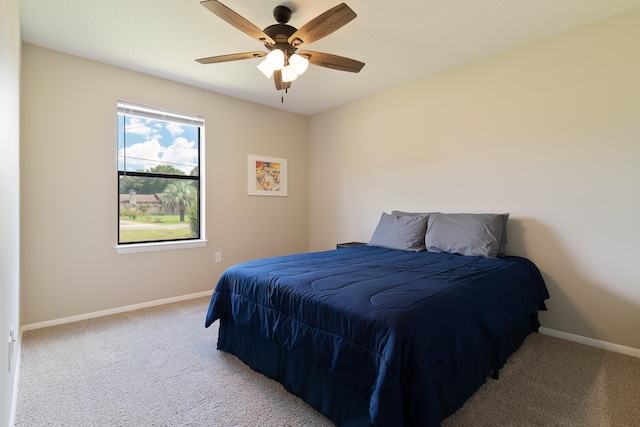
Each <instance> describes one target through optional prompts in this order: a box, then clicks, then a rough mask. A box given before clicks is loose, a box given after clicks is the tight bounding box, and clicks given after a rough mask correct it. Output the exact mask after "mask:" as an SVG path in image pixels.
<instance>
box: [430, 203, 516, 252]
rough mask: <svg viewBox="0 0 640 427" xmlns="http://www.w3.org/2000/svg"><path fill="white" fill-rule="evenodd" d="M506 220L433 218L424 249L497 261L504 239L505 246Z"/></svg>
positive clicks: (489, 216)
mask: <svg viewBox="0 0 640 427" xmlns="http://www.w3.org/2000/svg"><path fill="white" fill-rule="evenodd" d="M507 218H508V214H464V213H460V214H433V215H430V216H429V222H428V226H427V232H426V236H425V245H426V247H427V250H428V251H430V252H446V253H457V254H461V255H469V256H479V257H484V258H496V257H498V255H499V252H500V247H501V242H502V240H503V238H504V240H505V243H506V233H505V229H506V219H507ZM503 250H504V249H503Z"/></svg>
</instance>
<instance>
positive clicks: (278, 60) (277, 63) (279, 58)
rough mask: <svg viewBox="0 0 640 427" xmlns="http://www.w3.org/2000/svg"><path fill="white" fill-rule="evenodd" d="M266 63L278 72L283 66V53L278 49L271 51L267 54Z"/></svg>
mask: <svg viewBox="0 0 640 427" xmlns="http://www.w3.org/2000/svg"><path fill="white" fill-rule="evenodd" d="M267 61H269V63H270V64H271V67H272V68H273V69H274V70H279V69H281V68H282V67H283V66H284V52H283V51H281V50H280V49H273V50H272V51H271V52H269V54H267Z"/></svg>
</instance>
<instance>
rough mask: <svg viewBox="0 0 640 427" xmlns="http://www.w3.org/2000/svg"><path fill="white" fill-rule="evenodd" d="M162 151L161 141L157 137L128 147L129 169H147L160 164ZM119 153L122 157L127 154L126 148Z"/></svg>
mask: <svg viewBox="0 0 640 427" xmlns="http://www.w3.org/2000/svg"><path fill="white" fill-rule="evenodd" d="M162 151H163V149H162V146H161V145H160V142H158V140H157V139H155V138H154V139H150V140H148V141H145V142H141V143H138V144H133V145H131V146H129V147H127V151H126V156H127V166H126V168H127V170H128V171H131V170H133V171H137V170H141V169H142V170H145V169H149V168H153V167H155V166H158V165H159V164H161V163H162V161H161V158H160V156H161V154H162ZM118 155H119V156H120V159H122V158H123V157H124V155H125V151H124V149H122V148H121V149H120V150H119V152H118Z"/></svg>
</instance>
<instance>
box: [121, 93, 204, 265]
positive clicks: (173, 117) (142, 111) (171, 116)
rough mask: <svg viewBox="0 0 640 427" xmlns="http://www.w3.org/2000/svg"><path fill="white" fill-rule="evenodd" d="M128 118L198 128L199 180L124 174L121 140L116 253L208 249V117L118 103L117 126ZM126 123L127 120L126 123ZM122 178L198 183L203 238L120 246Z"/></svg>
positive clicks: (196, 178) (172, 176) (198, 201)
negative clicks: (206, 155) (206, 210)
mask: <svg viewBox="0 0 640 427" xmlns="http://www.w3.org/2000/svg"><path fill="white" fill-rule="evenodd" d="M121 115H123V116H125V118H126V117H127V116H129V117H138V118H142V119H152V120H159V121H165V122H174V123H180V124H183V125H188V126H196V127H198V139H199V141H198V166H197V167H198V176H197V177H195V178H194V177H193V176H192V175H172V174H163V173H152V172H144V171H126V167H125V168H123V169H124V170H121V169H120V162H119V159H118V151H119V145H118V143H117V142H118V139H119V136H117V137H116V171H117V177H118V191H117V201H118V202H117V205H116V206H117V218H116V220H117V221H118V223H117V234H116V245H115V247H114V249H115V251H116V252H117V253H118V254H128V253H140V252H153V251H163V250H175V249H190V248H200V247H204V246H206V245H207V240H206V234H205V233H206V230H205V208H204V207H205V194H206V192H205V185H204V183H205V179H204V174H205V165H204V163H205V162H204V159H205V155H204V153H205V122H204V117H203V116H199V115H195V114H190V113H184V112H179V111H175V110H173V111H172V110H168V109H166V108H159V107H151V106H147V105H142V104H135V103H131V102H127V101H117V114H116V123H119V116H121ZM125 123H126V119H125ZM116 129H117V132H120V130H119V129H118V124H116ZM122 176H138V177H143V178H168V179H178V180H188V181H197V182H198V194H197V209H198V221H199V237H193V238H184V239H175V240H158V241H148V242H130V243H120V178H121V177H122Z"/></svg>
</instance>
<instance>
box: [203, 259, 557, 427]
mask: <svg viewBox="0 0 640 427" xmlns="http://www.w3.org/2000/svg"><path fill="white" fill-rule="evenodd" d="M548 297H549V295H548V293H547V289H546V287H545V285H544V282H543V280H542V277H541V275H540V272H539V271H538V269H537V268H536V266H535V265H534V264H533V263H532V262H531V261H529V260H527V259H524V258H519V257H506V258H500V259H485V258H478V257H469V256H461V255H451V254H441V253H429V252H418V253H414V252H406V251H399V250H391V249H383V248H379V247H372V246H360V247H354V248H345V249H338V250H332V251H326V252H316V253H307V254H298V255H290V256H281V257H276V258H269V259H261V260H257V261H250V262H245V263H242V264H238V265H236V266H233V267H231V268H229V269H228V270H227V271H226V272H225V273H224V274H223V275H222V277H221V278H220V280H219V282H218V285H217V287H216V289H215V291H214V293H213V296H212V298H211V303H210V306H209V310H208V313H207V318H206V326H207V327H209V326H210V325H211V324H212V323H213V322H214V321H215V320H217V319H220V318H226V319H232V320H233V322H234V323H235V324H237V325H240V326H243V327H246V328H248V329H249V330H251V331H253V332H254V333H255V334H258V335H260V336H262V337H264V338H266V339H268V340H272V341H274V342H276V343H277V344H278V345H279V346H281V347H282V348H284V349H285V350H287V351H288V352H291V353H294V354H296V353H297V354H300V355H303V356H302V357H304V358H305V360H306V361H307V362H308V364H309V365H310V366H314V367H315V368H317V369H318V370H319V371H321V372H324V373H326V374H328V375H330V376H335V377H339V378H341V379H342V380H343V381H346V382H347V383H350V384H353V385H354V386H355V387H357V388H359V389H361V390H367V392H368V393H370V403H369V415H370V421H371V424H373V425H379V426H386V425H437V424H439V423H440V421H441V418H442V416H443V414H442V413H441V408H440V403H439V402H440V400H441V394H442V393H443V390H446V388H447V387H448V384H449V383H450V382H451V379H452V378H454V377H455V376H456V375H458V374H459V371H460V369H462V365H464V363H466V361H468V360H469V359H470V358H471V359H473V357H474V354H475V353H477V352H479V351H483V349H485V348H487V346H488V345H490V344H491V343H492V342H493V341H494V340H495V339H496V338H497V337H500V336H502V335H503V334H505V333H506V332H507V331H508V330H509V328H511V326H512V325H514V324H515V323H517V322H519V321H521V320H522V319H524V318H525V317H527V316H530V315H531V314H534V313H537V311H538V310H539V309H544V300H545V299H547V298H548Z"/></svg>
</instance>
